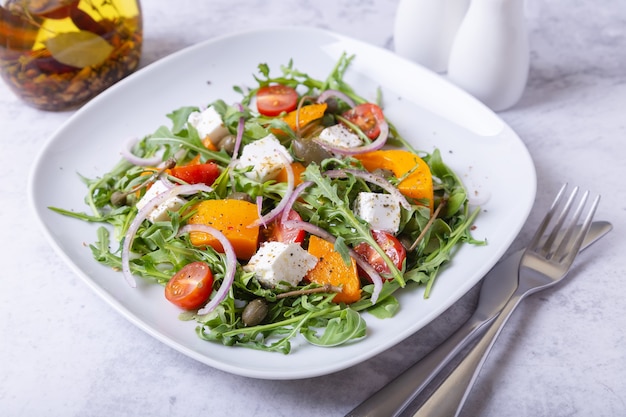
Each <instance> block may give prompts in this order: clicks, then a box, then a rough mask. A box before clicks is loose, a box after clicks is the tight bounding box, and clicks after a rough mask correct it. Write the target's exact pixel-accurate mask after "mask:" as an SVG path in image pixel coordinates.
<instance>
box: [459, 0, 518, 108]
mask: <svg viewBox="0 0 626 417" xmlns="http://www.w3.org/2000/svg"><path fill="white" fill-rule="evenodd" d="M529 61H530V58H529V45H528V33H527V28H526V21H525V18H524V0H472V2H471V4H470V7H469V9H468V10H467V13H466V15H465V18H464V19H463V22H462V23H461V25H460V27H459V29H458V31H457V33H456V37H455V39H454V42H453V44H452V49H451V52H450V60H449V63H448V78H449V80H450V81H452V82H453V83H455V84H457V85H458V86H460V87H461V88H463V89H465V90H466V91H468V92H469V93H470V94H472V95H474V96H475V97H476V98H478V99H479V100H481V101H482V102H483V103H485V104H486V105H487V106H489V107H490V108H491V109H492V110H494V111H500V110H505V109H507V108H509V107H511V106H513V105H514V104H515V103H517V101H518V100H519V99H520V97H521V96H522V93H523V92H524V88H525V87H526V81H527V79H528V69H529Z"/></svg>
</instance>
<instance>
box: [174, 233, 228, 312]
mask: <svg viewBox="0 0 626 417" xmlns="http://www.w3.org/2000/svg"><path fill="white" fill-rule="evenodd" d="M190 232H202V233H208V234H210V235H212V236H213V237H214V238H216V239H217V240H219V242H220V243H221V244H222V247H223V248H224V254H225V255H226V273H225V274H224V279H223V280H222V284H221V285H220V288H219V289H218V290H217V292H216V293H215V295H214V296H213V298H211V300H210V301H209V302H208V303H207V304H206V305H205V306H204V307H202V308H201V309H200V310H198V314H199V315H205V314H209V313H211V312H212V311H213V310H215V307H217V306H218V305H219V304H220V303H221V302H222V301H224V299H225V298H226V296H227V295H228V292H229V291H230V288H231V287H232V285H233V282H234V281H235V272H236V271H237V255H236V254H235V249H234V248H233V245H232V244H231V243H230V241H229V240H228V239H227V238H226V236H224V234H223V233H222V232H220V231H219V230H217V229H215V228H213V227H211V226H208V225H206V224H188V225H186V226H183V227H181V228H180V230H179V231H178V235H179V236H180V235H183V234H185V233H190Z"/></svg>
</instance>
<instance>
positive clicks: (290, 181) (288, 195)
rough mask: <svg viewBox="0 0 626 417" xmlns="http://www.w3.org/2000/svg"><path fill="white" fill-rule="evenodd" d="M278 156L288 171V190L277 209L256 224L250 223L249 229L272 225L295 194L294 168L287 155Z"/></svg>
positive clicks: (279, 154)
mask: <svg viewBox="0 0 626 417" xmlns="http://www.w3.org/2000/svg"><path fill="white" fill-rule="evenodd" d="M278 156H279V158H280V159H281V160H282V161H283V165H284V167H285V169H286V170H287V190H286V191H285V195H284V196H283V198H282V199H281V200H280V202H279V203H278V204H277V205H276V207H274V208H273V209H272V210H271V211H270V212H269V213H267V214H266V215H265V216H263V217H259V218H258V219H257V220H255V221H254V222H252V223H250V224H249V225H248V227H256V226H259V225H266V224H268V223H271V222H272V221H273V220H274V219H276V217H278V216H280V214H281V213H282V212H283V210H284V209H285V207H286V206H287V203H289V200H290V198H291V195H292V194H293V184H294V182H295V178H294V177H295V175H294V173H293V168H292V167H291V163H290V162H289V160H288V159H287V158H286V157H285V155H283V154H282V153H280V152H278ZM257 205H259V204H258V198H257ZM259 206H260V205H259Z"/></svg>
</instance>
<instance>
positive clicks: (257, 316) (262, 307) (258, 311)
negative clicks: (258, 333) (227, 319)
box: [241, 298, 269, 326]
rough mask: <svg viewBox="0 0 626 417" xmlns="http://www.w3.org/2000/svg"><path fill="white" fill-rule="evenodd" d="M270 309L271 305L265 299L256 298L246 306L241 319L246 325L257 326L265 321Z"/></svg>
mask: <svg viewBox="0 0 626 417" xmlns="http://www.w3.org/2000/svg"><path fill="white" fill-rule="evenodd" d="M268 311H269V306H268V305H267V303H266V302H265V300H264V299H262V298H255V299H254V300H252V301H250V302H249V303H248V304H247V305H246V306H245V307H244V309H243V313H241V320H242V321H243V324H244V325H246V326H256V325H257V324H259V323H261V322H262V321H263V319H264V318H265V316H267V312H268Z"/></svg>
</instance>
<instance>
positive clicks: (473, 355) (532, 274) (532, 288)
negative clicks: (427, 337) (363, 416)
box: [414, 184, 600, 417]
mask: <svg viewBox="0 0 626 417" xmlns="http://www.w3.org/2000/svg"><path fill="white" fill-rule="evenodd" d="M566 188H567V184H565V185H563V187H561V190H560V191H559V193H558V194H557V196H556V198H555V200H554V202H553V203H552V206H551V207H550V210H549V211H548V213H547V214H546V216H545V217H544V219H543V220H542V222H541V224H540V226H539V229H538V230H537V232H536V233H535V235H534V237H533V238H532V240H531V242H530V244H529V246H528V248H527V249H526V251H525V252H524V254H523V255H522V258H521V261H520V265H519V273H518V280H519V283H518V287H517V289H516V290H515V292H514V293H513V295H512V296H511V298H510V299H509V301H508V302H507V303H506V305H505V306H504V308H503V309H502V312H501V313H500V314H499V315H498V317H497V318H496V319H495V320H494V321H493V323H492V324H491V325H490V327H489V328H488V330H487V331H486V333H485V334H484V335H483V337H482V338H481V339H480V341H479V342H478V343H477V344H476V345H475V346H474V347H473V348H472V349H471V350H470V352H469V353H468V354H467V356H466V357H465V358H464V359H463V360H462V361H461V362H460V363H459V364H458V365H457V366H456V368H454V370H453V371H452V372H451V373H450V374H449V375H448V376H447V377H446V379H445V380H444V381H443V382H442V383H441V385H440V386H439V387H437V388H436V389H435V390H434V391H433V392H432V393H431V394H430V396H429V397H428V399H427V400H426V401H425V402H424V403H423V404H422V406H421V407H420V408H419V410H418V411H417V412H416V413H415V414H414V417H424V416H428V417H439V416H441V417H443V416H445V417H450V416H458V415H459V413H460V411H461V409H462V408H463V405H464V403H465V400H466V399H467V397H468V395H469V393H470V391H471V389H472V386H473V385H474V382H475V381H476V379H477V377H478V374H479V372H480V369H481V368H482V365H483V364H484V362H485V360H486V359H487V356H488V355H489V352H490V350H491V348H492V347H493V345H494V343H495V341H496V339H497V337H498V336H499V334H500V331H501V330H502V328H503V327H504V325H505V324H506V322H507V320H508V319H509V317H510V316H511V314H512V313H513V311H514V310H515V308H516V307H517V306H518V305H519V303H520V301H521V300H522V299H524V298H525V297H527V296H528V295H530V294H533V293H535V292H538V291H540V290H543V289H545V288H548V287H551V286H553V285H555V284H556V283H558V282H559V281H561V280H562V279H563V278H564V277H565V276H566V275H567V272H568V271H569V269H570V267H571V266H572V264H573V262H574V259H575V258H576V255H577V254H578V252H579V250H580V248H581V245H582V242H583V239H584V237H585V235H586V233H587V232H588V230H589V227H590V226H591V221H592V219H593V216H594V214H595V211H596V209H597V206H598V203H599V201H600V196H596V198H595V199H594V200H593V202H592V203H591V206H590V208H589V210H588V212H587V215H586V216H585V219H584V222H583V224H582V227H580V228H577V223H578V220H579V218H580V216H581V214H582V212H583V210H584V209H585V206H586V205H587V200H588V198H589V192H588V191H586V192H585V193H584V194H583V196H582V197H581V199H580V202H579V203H578V206H577V207H576V210H575V211H574V213H573V215H572V216H571V218H570V220H569V224H568V227H567V229H565V231H564V232H561V229H562V227H563V225H564V223H565V222H566V220H567V217H568V214H569V212H570V209H571V207H572V204H573V202H574V201H575V199H576V196H577V194H578V187H575V188H574V189H573V191H572V192H571V193H570V195H569V197H568V198H567V200H566V202H565V205H564V206H563V208H562V209H561V211H560V212H558V213H557V211H558V208H559V207H560V205H561V204H562V200H563V197H564V195H565V190H566ZM555 216H556V220H555V223H554V225H553V226H552V228H551V229H550V230H549V231H548V227H549V225H550V223H551V222H552V220H553V218H554V217H555Z"/></svg>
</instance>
